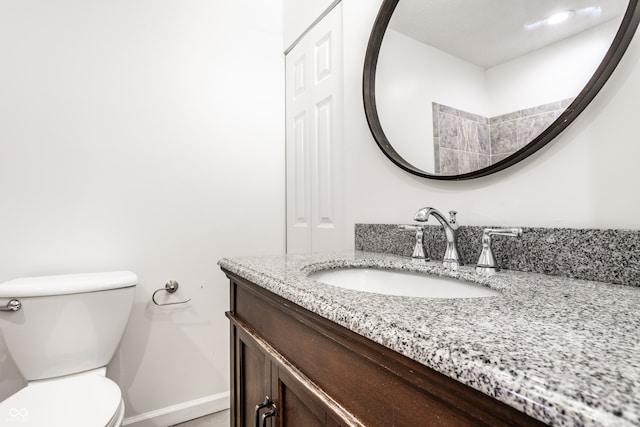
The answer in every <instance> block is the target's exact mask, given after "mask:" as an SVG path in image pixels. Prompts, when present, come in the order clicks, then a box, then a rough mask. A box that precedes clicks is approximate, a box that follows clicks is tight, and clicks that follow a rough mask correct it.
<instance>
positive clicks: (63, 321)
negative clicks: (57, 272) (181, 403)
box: [0, 271, 138, 427]
mask: <svg viewBox="0 0 640 427" xmlns="http://www.w3.org/2000/svg"><path fill="white" fill-rule="evenodd" d="M137 282H138V278H137V276H136V275H135V274H134V273H132V272H130V271H116V272H108V273H92V274H73V275H64V276H46V277H30V278H22V279H16V280H11V281H9V282H5V283H1V284H0V310H2V311H0V334H2V337H3V339H4V342H5V344H6V346H7V348H8V350H9V353H10V354H11V357H12V358H13V361H14V362H15V364H16V366H17V367H18V369H19V370H20V372H21V373H22V375H23V376H24V377H25V379H26V380H27V386H26V387H24V388H23V389H21V390H19V391H18V392H16V393H15V394H13V395H12V396H9V397H8V398H7V399H5V400H3V401H2V402H0V425H28V426H34V427H35V426H38V427H39V426H43V427H62V426H64V427H75V426H77V427H106V426H108V427H112V426H121V425H122V419H123V417H124V403H123V401H122V393H121V391H120V388H119V387H118V385H117V384H116V383H115V382H113V381H112V380H110V379H109V378H107V377H106V376H105V373H106V366H107V364H108V363H109V361H110V360H111V358H112V357H113V354H114V352H115V350H116V348H117V347H118V344H119V343H120V339H121V338H122V334H123V333H124V329H125V327H126V325H127V321H128V319H129V314H130V312H131V307H132V305H133V298H134V293H135V286H136V284H137ZM16 301H18V302H16ZM16 306H19V309H17V310H15V308H16ZM12 309H14V310H12Z"/></svg>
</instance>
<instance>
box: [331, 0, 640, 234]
mask: <svg viewBox="0 0 640 427" xmlns="http://www.w3.org/2000/svg"><path fill="white" fill-rule="evenodd" d="M380 4H381V0H376V1H371V0H344V2H343V12H344V25H345V31H344V58H345V86H344V87H345V121H344V123H345V141H346V142H347V144H346V158H345V167H346V168H347V172H346V175H347V180H346V182H345V187H346V191H347V200H348V201H349V203H348V205H347V218H348V219H347V221H348V223H349V224H351V225H353V223H356V222H368V223H400V222H411V219H412V218H413V214H414V212H415V211H416V209H418V208H420V207H423V206H434V207H436V208H438V209H441V210H449V209H456V210H457V211H458V212H459V214H458V218H459V220H460V223H461V224H463V225H483V224H497V225H505V226H506V225H529V226H558V227H593V228H598V227H603V228H634V229H637V228H639V227H640V201H639V199H638V196H637V195H636V193H637V192H636V191H635V189H634V187H635V186H636V185H637V183H638V182H640V168H638V167H637V162H638V160H637V159H638V158H640V144H637V143H635V141H636V140H637V124H636V122H637V112H638V111H640V40H639V38H640V37H638V36H637V35H636V37H635V38H634V40H633V42H632V44H631V46H630V48H629V51H628V52H627V54H626V55H625V57H624V58H623V59H622V62H621V64H620V66H619V67H618V69H617V70H616V71H615V72H614V74H613V76H612V78H611V80H610V81H609V82H608V83H607V85H606V86H605V88H604V89H603V90H602V91H601V92H600V94H599V95H598V97H597V98H596V99H595V100H594V102H592V103H591V105H589V107H588V108H587V109H586V110H585V111H584V112H583V114H582V115H581V116H580V117H579V118H578V119H577V120H576V121H575V122H574V123H573V124H572V125H571V126H570V127H569V128H568V129H567V130H566V131H565V132H564V133H563V134H562V135H560V136H559V137H558V138H557V139H556V140H555V141H554V142H552V143H551V144H549V145H548V146H547V147H546V148H544V149H542V150H541V151H539V152H538V153H536V154H534V155H533V156H531V157H530V158H528V159H526V160H524V161H523V162H521V163H519V164H518V165H516V166H514V167H511V168H509V169H507V170H506V171H502V172H499V173H496V174H494V175H491V176H488V177H485V178H480V179H476V180H471V181H464V182H440V181H433V180H427V179H422V178H418V177H415V176H413V175H410V174H408V173H406V172H404V171H402V170H401V169H399V168H398V167H396V166H395V165H393V164H392V163H391V162H390V161H389V160H388V159H387V158H386V157H385V156H384V155H383V153H382V152H381V151H380V149H379V148H378V147H377V145H376V144H375V142H374V140H373V138H372V136H371V134H370V132H369V129H368V127H367V123H366V120H365V115H364V109H363V106H362V92H361V91H362V67H363V64H364V55H365V51H366V46H367V42H368V38H369V33H370V31H371V28H372V26H373V22H374V20H375V17H376V14H377V12H378V8H379V6H380ZM352 232H353V230H352V229H351V230H349V231H348V233H352Z"/></svg>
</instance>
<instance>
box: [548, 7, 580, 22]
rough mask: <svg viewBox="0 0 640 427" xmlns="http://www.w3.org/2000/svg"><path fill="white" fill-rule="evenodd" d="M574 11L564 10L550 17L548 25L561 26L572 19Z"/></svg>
mask: <svg viewBox="0 0 640 427" xmlns="http://www.w3.org/2000/svg"><path fill="white" fill-rule="evenodd" d="M575 13H576V12H575V11H574V10H563V11H562V12H558V13H554V14H553V15H551V16H550V17H548V18H547V19H546V21H547V22H546V24H547V25H556V24H560V23H562V22H564V21H566V20H567V19H569V18H570V17H571V15H573V14H575Z"/></svg>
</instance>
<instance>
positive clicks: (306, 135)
mask: <svg viewBox="0 0 640 427" xmlns="http://www.w3.org/2000/svg"><path fill="white" fill-rule="evenodd" d="M285 63H286V110H287V111H286V126H287V129H286V138H287V161H286V164H287V252H289V253H295V252H311V251H314V252H316V251H330V250H339V249H344V248H345V224H344V191H343V189H342V182H343V165H342V140H343V131H342V116H343V96H342V85H343V76H342V73H343V68H342V5H341V4H338V5H337V6H336V7H335V8H334V9H333V10H332V11H331V12H329V13H328V14H327V16H325V17H324V19H322V20H321V21H320V22H319V23H317V24H316V25H315V26H314V27H313V28H311V29H310V30H309V31H308V32H307V34H306V35H305V36H304V37H303V38H302V39H301V40H300V41H299V42H298V44H297V45H296V46H295V47H294V48H293V49H292V50H291V51H290V52H289V53H288V54H287V56H286V59H285Z"/></svg>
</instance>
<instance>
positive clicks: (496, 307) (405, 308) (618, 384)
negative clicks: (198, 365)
mask: <svg viewBox="0 0 640 427" xmlns="http://www.w3.org/2000/svg"><path fill="white" fill-rule="evenodd" d="M219 265H220V266H221V267H223V268H226V269H228V270H229V271H232V272H234V273H236V274H239V275H240V276H242V277H245V278H246V279H248V280H250V281H252V282H254V283H256V284H257V285H259V286H262V287H264V288H265V289H268V290H270V291H272V292H274V293H276V294H278V295H280V296H282V297H285V298H287V299H289V300H291V301H292V302H294V303H296V304H299V305H301V306H303V307H305V308H307V309H308V310H310V311H313V312H315V313H317V314H319V315H321V316H323V317H325V318H327V319H330V320H332V321H334V322H336V323H338V324H340V325H342V326H345V327H347V328H349V329H351V330H352V331H354V332H356V333H359V334H361V335H363V336H365V337H367V338H369V339H371V340H373V341H375V342H377V343H380V344H382V345H384V346H386V347H388V348H390V349H393V350H395V351H397V352H399V353H401V354H403V355H405V356H407V357H409V358H411V359H414V360H416V361H418V362H420V363H422V364H424V365H426V366H428V367H430V368H433V369H435V370H437V371H439V372H441V373H443V374H445V375H447V376H449V377H451V378H454V379H457V380H458V381H460V382H462V383H464V384H467V385H469V386H471V387H473V388H475V389H477V390H480V391H482V392H483V393H485V394H487V395H489V396H492V397H494V398H496V399H498V400H500V401H502V402H504V403H506V404H508V405H511V406H512V407H514V408H517V409H518V410H521V411H523V412H525V413H527V414H529V415H531V416H532V417H534V418H537V419H539V420H541V421H543V422H546V423H548V424H551V425H557V426H629V425H640V310H639V309H638V307H640V289H639V288H636V287H631V286H621V285H610V284H603V283H599V282H589V281H585V280H577V279H569V278H562V277H558V276H545V275H540V274H535V273H526V272H515V271H504V272H501V273H500V274H499V275H495V276H491V277H484V276H478V275H476V274H475V272H474V271H473V269H472V268H471V267H462V268H461V269H460V270H458V271H455V272H450V271H447V270H445V269H443V268H442V267H441V266H440V265H439V263H437V262H430V263H423V264H416V263H414V262H412V261H411V260H410V259H408V258H405V257H399V256H394V255H387V254H375V253H369V252H359V251H356V252H341V253H324V254H313V255H312V254H307V255H287V256H285V255H282V256H264V257H238V258H225V259H222V260H220V261H219ZM351 266H355V267H377V268H399V269H406V270H410V271H421V272H427V273H431V274H437V275H443V276H453V277H458V278H460V279H464V280H469V281H474V282H477V283H481V284H483V285H485V286H489V287H491V288H494V289H496V290H499V291H500V292H501V293H502V294H501V295H500V296H497V297H490V298H477V299H430V298H409V297H400V296H388V295H380V294H373V293H363V292H358V291H352V290H347V289H341V288H338V287H334V286H331V285H326V284H323V283H319V282H316V281H314V280H311V279H309V278H308V277H307V274H308V273H310V272H313V271H317V270H322V269H327V268H340V267H351Z"/></svg>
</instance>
